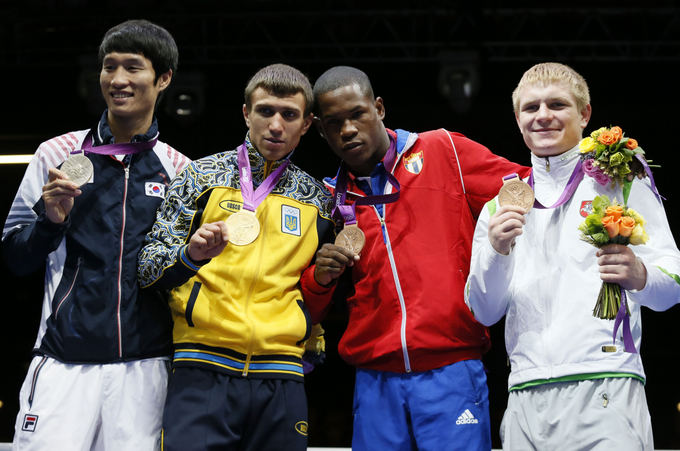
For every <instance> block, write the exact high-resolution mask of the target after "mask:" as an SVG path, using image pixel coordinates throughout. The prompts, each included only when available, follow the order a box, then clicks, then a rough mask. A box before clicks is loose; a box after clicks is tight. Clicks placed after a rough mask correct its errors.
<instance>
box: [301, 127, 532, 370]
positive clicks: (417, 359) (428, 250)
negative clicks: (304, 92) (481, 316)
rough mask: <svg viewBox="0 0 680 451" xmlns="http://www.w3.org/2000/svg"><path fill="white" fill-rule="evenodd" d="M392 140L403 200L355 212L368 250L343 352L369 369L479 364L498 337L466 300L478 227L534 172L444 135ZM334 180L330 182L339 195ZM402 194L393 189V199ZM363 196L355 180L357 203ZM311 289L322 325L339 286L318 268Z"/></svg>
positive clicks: (351, 188) (355, 272) (352, 192)
mask: <svg viewBox="0 0 680 451" xmlns="http://www.w3.org/2000/svg"><path fill="white" fill-rule="evenodd" d="M388 133H389V134H390V135H391V136H392V137H393V138H394V137H396V140H397V158H396V161H395V163H394V167H393V168H392V173H393V174H394V176H395V177H396V179H397V180H398V181H399V184H400V186H401V187H400V194H399V199H398V200H397V201H396V202H393V203H389V204H384V205H383V206H382V209H378V208H376V207H375V206H371V205H368V206H364V205H361V206H357V207H356V215H357V222H358V225H359V227H360V228H361V229H362V230H363V232H364V234H365V235H366V244H365V246H364V248H363V250H362V251H361V259H360V260H359V261H358V262H356V263H355V265H354V266H353V267H352V268H351V269H349V270H351V279H352V283H353V290H350V294H349V295H348V297H347V305H348V310H349V322H348V325H347V328H346V330H345V332H344V334H343V336H342V338H341V340H340V343H339V345H338V346H339V353H340V355H341V357H342V358H343V359H344V360H345V361H346V362H347V363H349V364H351V365H354V366H357V367H360V368H367V369H374V370H381V371H392V372H402V373H403V372H411V371H427V370H431V369H434V368H439V367H442V366H445V365H449V364H452V363H455V362H458V361H461V360H469V359H480V358H481V357H482V354H483V353H484V352H486V351H487V350H488V349H489V346H490V341H489V332H488V329H487V328H486V327H484V326H483V325H481V324H480V323H478V322H477V321H476V320H475V319H474V317H473V316H472V313H471V312H470V310H469V309H468V308H467V306H466V305H465V302H464V300H463V289H464V286H465V281H466V280H467V276H468V271H469V266H470V251H471V246H472V237H473V233H474V229H475V223H476V220H477V217H478V215H479V212H480V210H481V209H482V207H483V206H484V204H485V203H486V202H487V201H488V200H490V199H492V198H493V197H494V196H495V195H496V194H498V190H499V189H500V187H501V185H502V184H503V176H505V175H508V174H512V173H518V174H519V175H520V177H524V176H528V174H529V172H528V171H529V168H527V167H524V166H520V165H517V164H515V163H512V162H510V161H508V160H506V159H504V158H502V157H499V156H497V155H494V154H493V153H491V152H490V151H489V150H488V149H487V148H486V147H484V146H482V145H480V144H478V143H476V142H474V141H472V140H470V139H468V138H466V137H465V136H463V135H461V134H459V133H454V132H448V131H446V130H444V129H440V130H434V131H428V132H424V133H420V134H415V133H409V132H406V131H403V130H397V131H396V132H393V131H391V130H388ZM335 180H336V179H326V184H327V185H328V186H329V188H331V189H332V190H333V191H334V189H335ZM393 191H394V187H392V186H391V185H390V184H389V183H388V184H387V186H386V189H385V192H386V193H387V192H393ZM364 195H365V194H364V192H363V191H362V190H361V189H359V188H358V186H357V184H356V179H355V178H354V177H353V176H352V175H351V174H350V177H349V181H348V194H347V200H348V202H352V201H353V199H356V198H357V197H358V196H364ZM380 210H382V213H381V212H380ZM302 288H303V293H304V295H305V303H306V304H307V307H308V309H309V310H310V313H311V314H312V318H313V319H316V320H318V319H320V318H321V317H322V316H323V312H324V311H325V309H326V308H327V307H328V305H329V303H330V299H331V294H332V291H333V288H330V289H329V288H324V287H322V286H320V285H318V284H317V283H316V281H315V280H314V268H313V267H311V268H310V269H309V270H308V271H306V272H305V274H304V276H303V279H302Z"/></svg>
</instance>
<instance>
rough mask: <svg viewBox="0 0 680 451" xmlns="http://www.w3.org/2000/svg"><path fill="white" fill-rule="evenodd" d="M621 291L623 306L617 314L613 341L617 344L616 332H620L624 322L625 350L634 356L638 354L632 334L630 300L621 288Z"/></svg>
mask: <svg viewBox="0 0 680 451" xmlns="http://www.w3.org/2000/svg"><path fill="white" fill-rule="evenodd" d="M619 289H620V290H621V306H620V307H619V311H618V312H616V319H615V320H614V332H613V333H612V341H613V342H614V344H616V332H617V331H618V330H619V326H620V325H621V322H623V331H622V332H623V348H624V349H625V351H626V352H630V353H632V354H635V353H637V350H636V349H635V342H634V341H633V334H632V333H631V332H630V316H629V315H628V312H627V310H628V300H627V299H626V290H624V289H623V288H621V287H619Z"/></svg>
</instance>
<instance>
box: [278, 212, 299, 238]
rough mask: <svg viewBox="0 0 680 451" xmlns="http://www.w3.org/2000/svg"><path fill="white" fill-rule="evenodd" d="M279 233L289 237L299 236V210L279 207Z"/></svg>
mask: <svg viewBox="0 0 680 451" xmlns="http://www.w3.org/2000/svg"><path fill="white" fill-rule="evenodd" d="M281 231H282V232H283V233H287V234H289V235H295V236H300V233H301V232H300V209H299V208H295V207H291V206H289V205H281Z"/></svg>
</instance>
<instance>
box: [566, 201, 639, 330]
mask: <svg viewBox="0 0 680 451" xmlns="http://www.w3.org/2000/svg"><path fill="white" fill-rule="evenodd" d="M578 229H579V232H581V239H582V240H583V241H585V242H587V243H590V244H592V245H593V246H595V247H597V248H600V247H602V246H604V245H607V244H623V245H628V244H631V245H638V244H645V243H646V242H647V240H648V239H649V236H647V232H645V220H644V218H643V217H642V216H641V215H640V214H639V213H638V212H636V211H635V210H633V209H632V208H627V207H626V206H624V205H621V204H619V203H618V202H617V201H616V199H614V200H613V201H610V200H609V198H608V197H607V196H605V195H602V196H597V197H595V199H593V212H592V213H591V214H589V215H588V216H587V217H586V220H585V221H583V222H582V223H581V225H579V227H578ZM620 307H621V286H619V284H616V283H609V282H603V283H602V288H600V294H599V295H598V296H597V302H596V304H595V308H594V309H593V316H595V317H597V318H601V319H615V318H616V314H617V312H618V311H619V309H620ZM626 313H627V314H629V313H630V312H628V306H627V305H626Z"/></svg>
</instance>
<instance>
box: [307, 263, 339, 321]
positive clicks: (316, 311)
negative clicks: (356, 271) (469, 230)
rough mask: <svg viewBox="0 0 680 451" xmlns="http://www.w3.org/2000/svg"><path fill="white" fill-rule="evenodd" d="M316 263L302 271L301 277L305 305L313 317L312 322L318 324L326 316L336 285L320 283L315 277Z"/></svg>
mask: <svg viewBox="0 0 680 451" xmlns="http://www.w3.org/2000/svg"><path fill="white" fill-rule="evenodd" d="M315 267H316V265H311V266H309V267H308V268H307V269H305V270H304V272H303V273H302V277H301V278H300V288H301V290H302V297H303V299H304V301H305V306H306V307H307V310H308V311H309V314H310V316H311V317H312V324H317V323H319V322H321V320H322V319H323V318H324V317H325V316H326V313H327V312H328V309H329V308H330V306H331V301H332V298H333V292H334V291H335V286H336V285H332V286H330V287H324V286H321V285H319V284H318V283H317V282H316V279H314V268H315Z"/></svg>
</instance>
